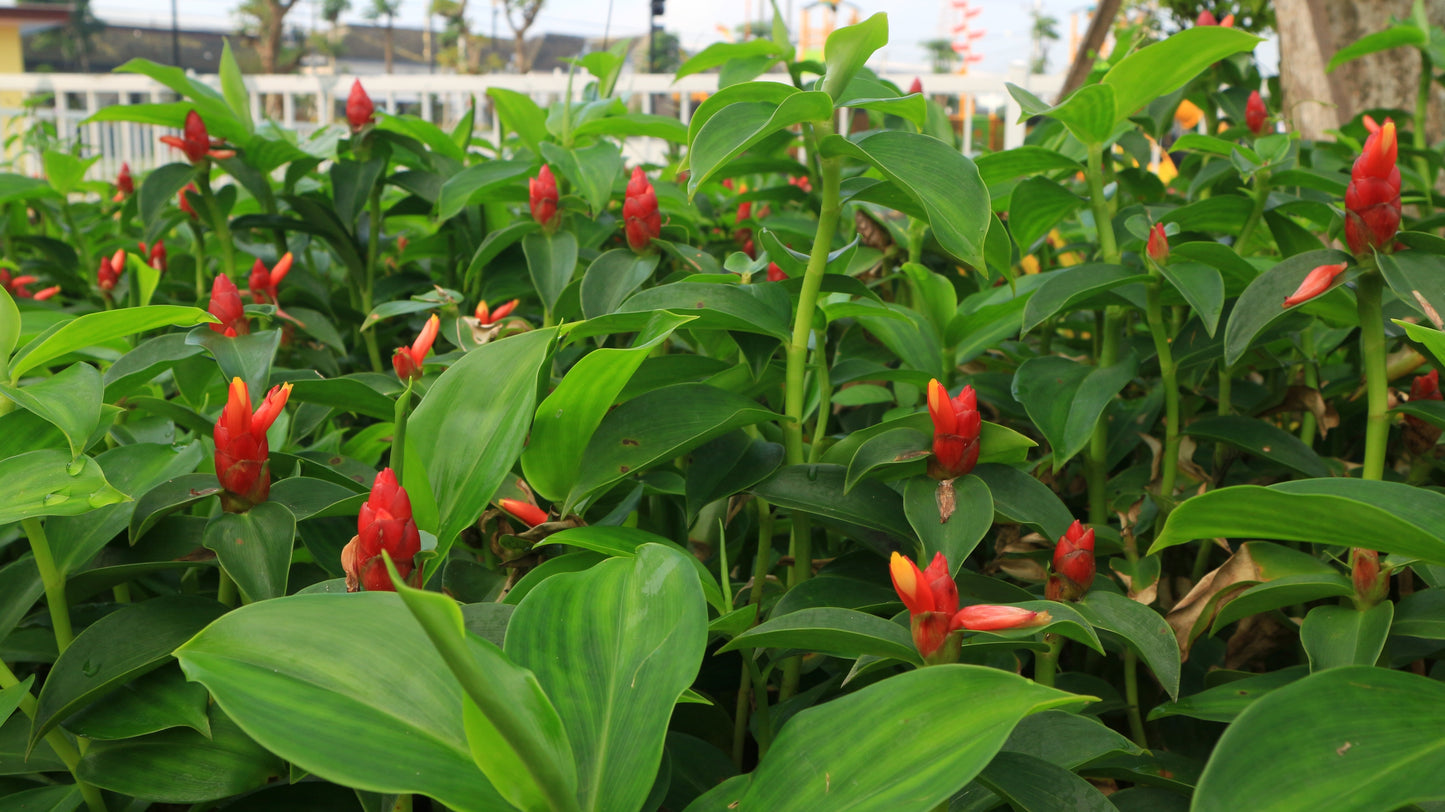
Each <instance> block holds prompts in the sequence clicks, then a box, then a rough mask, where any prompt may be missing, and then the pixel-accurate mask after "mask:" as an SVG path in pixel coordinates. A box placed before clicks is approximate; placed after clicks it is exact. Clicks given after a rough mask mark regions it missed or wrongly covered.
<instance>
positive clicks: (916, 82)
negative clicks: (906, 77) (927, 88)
mask: <svg viewBox="0 0 1445 812" xmlns="http://www.w3.org/2000/svg"><path fill="white" fill-rule="evenodd" d="M908 92H909V93H922V92H923V80H922V79H920V78H918V77H917V76H915V77H913V84H911V85H909V86H908Z"/></svg>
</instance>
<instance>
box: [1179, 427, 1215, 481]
mask: <svg viewBox="0 0 1445 812" xmlns="http://www.w3.org/2000/svg"><path fill="white" fill-rule="evenodd" d="M1198 448H1199V445H1198V444H1197V443H1195V442H1194V438H1193V437H1190V436H1188V435H1184V436H1181V437H1180V438H1179V473H1181V474H1183V475H1185V476H1187V477H1189V478H1190V479H1192V480H1194V481H1195V482H1198V483H1200V484H1201V485H1203V484H1205V483H1208V482H1211V481H1213V480H1212V478H1211V477H1210V475H1209V474H1208V473H1207V472H1206V471H1205V470H1204V469H1203V468H1200V467H1199V466H1198V465H1195V464H1194V452H1195V451H1196V450H1197V449H1198Z"/></svg>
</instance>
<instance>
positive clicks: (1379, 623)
mask: <svg viewBox="0 0 1445 812" xmlns="http://www.w3.org/2000/svg"><path fill="white" fill-rule="evenodd" d="M1394 616H1395V605H1394V604H1393V603H1390V602H1389V601H1385V602H1383V603H1378V604H1376V605H1374V606H1372V607H1370V608H1369V609H1364V610H1360V609H1354V608H1350V607H1345V606H1316V607H1315V608H1313V609H1311V610H1310V613H1309V614H1308V615H1305V619H1304V622H1303V623H1302V624H1300V630H1299V639H1300V644H1301V645H1302V646H1304V650H1305V654H1307V655H1309V658H1310V671H1311V672H1319V671H1323V670H1325V669H1327V668H1336V667H1339V666H1343V665H1374V664H1375V661H1376V660H1378V659H1380V654H1381V653H1382V652H1384V650H1385V640H1386V638H1388V637H1389V636H1390V621H1391V620H1392V619H1394Z"/></svg>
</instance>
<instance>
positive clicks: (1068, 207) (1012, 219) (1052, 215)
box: [1008, 177, 1088, 251]
mask: <svg viewBox="0 0 1445 812" xmlns="http://www.w3.org/2000/svg"><path fill="white" fill-rule="evenodd" d="M1087 202H1088V201H1086V200H1084V199H1083V198H1081V197H1079V196H1078V195H1076V194H1074V193H1073V192H1070V191H1069V190H1068V189H1065V188H1064V187H1063V186H1061V185H1059V184H1058V183H1055V182H1054V181H1051V180H1049V179H1048V178H1041V177H1032V178H1028V179H1027V180H1025V181H1024V182H1022V183H1020V184H1019V185H1018V186H1017V187H1015V188H1014V191H1013V197H1012V198H1011V202H1010V203H1009V210H1010V213H1009V220H1008V224H1009V230H1010V231H1011V232H1012V233H1013V238H1014V240H1015V241H1016V242H1018V244H1019V247H1020V248H1022V249H1023V250H1025V251H1028V250H1031V249H1032V248H1033V246H1034V243H1036V242H1038V241H1039V240H1041V239H1043V237H1044V235H1045V234H1047V233H1049V231H1050V230H1051V229H1052V228H1053V227H1054V226H1055V225H1058V223H1059V221H1060V220H1062V219H1064V218H1065V217H1068V216H1069V215H1071V214H1073V213H1074V212H1076V211H1078V210H1079V209H1081V208H1083V207H1084V205H1085V204H1086V203H1087Z"/></svg>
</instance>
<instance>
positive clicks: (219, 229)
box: [196, 172, 236, 282]
mask: <svg viewBox="0 0 1445 812" xmlns="http://www.w3.org/2000/svg"><path fill="white" fill-rule="evenodd" d="M196 181H197V183H196V187H197V190H198V191H199V192H200V193H201V199H202V200H204V201H205V202H206V213H207V214H210V215H213V219H212V221H211V228H212V229H214V230H215V232H216V239H218V240H220V241H221V262H222V268H223V269H224V270H225V272H226V276H229V277H231V281H233V282H234V281H236V246H235V244H234V243H233V242H232V241H231V224H230V222H228V221H227V220H226V215H225V214H224V213H223V212H222V211H221V207H220V204H218V203H217V202H216V195H215V193H214V192H212V191H211V176H210V173H209V172H199V173H197V174H196Z"/></svg>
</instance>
